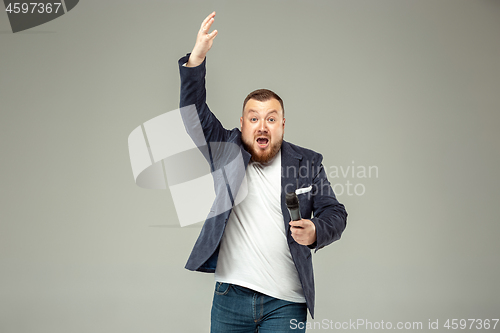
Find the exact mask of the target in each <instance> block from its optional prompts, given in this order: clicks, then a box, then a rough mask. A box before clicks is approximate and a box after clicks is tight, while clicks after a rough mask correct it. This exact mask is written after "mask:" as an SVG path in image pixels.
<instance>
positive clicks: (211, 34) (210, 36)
mask: <svg viewBox="0 0 500 333" xmlns="http://www.w3.org/2000/svg"><path fill="white" fill-rule="evenodd" d="M215 36H217V30H214V31H212V32H211V33H209V34H208V35H207V39H214V38H215Z"/></svg>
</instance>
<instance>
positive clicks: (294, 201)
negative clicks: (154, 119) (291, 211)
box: [285, 192, 299, 207]
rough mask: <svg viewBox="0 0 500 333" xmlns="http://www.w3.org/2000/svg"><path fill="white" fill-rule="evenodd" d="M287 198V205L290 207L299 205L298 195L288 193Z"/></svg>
mask: <svg viewBox="0 0 500 333" xmlns="http://www.w3.org/2000/svg"><path fill="white" fill-rule="evenodd" d="M285 197H286V205H287V206H288V207H293V206H298V205H299V199H298V198H297V194H295V192H291V193H287V194H286V195H285Z"/></svg>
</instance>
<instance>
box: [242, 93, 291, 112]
mask: <svg viewBox="0 0 500 333" xmlns="http://www.w3.org/2000/svg"><path fill="white" fill-rule="evenodd" d="M272 98H274V99H275V100H277V101H278V102H280V105H281V110H282V112H283V118H284V117H285V107H284V106H283V100H282V99H281V97H279V96H278V95H277V94H276V93H275V92H274V91H271V90H269V89H257V90H254V91H252V92H251V93H250V94H248V96H247V97H246V98H245V100H244V101H243V110H242V112H243V111H245V105H247V102H248V101H249V100H251V99H255V100H257V101H259V102H266V101H268V100H270V99H272Z"/></svg>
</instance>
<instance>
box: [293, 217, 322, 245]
mask: <svg viewBox="0 0 500 333" xmlns="http://www.w3.org/2000/svg"><path fill="white" fill-rule="evenodd" d="M290 230H291V232H292V237H293V239H295V241H296V242H297V243H299V244H300V245H311V244H313V243H314V242H315V241H316V226H315V225H314V223H313V222H312V221H311V220H304V219H302V220H298V221H290Z"/></svg>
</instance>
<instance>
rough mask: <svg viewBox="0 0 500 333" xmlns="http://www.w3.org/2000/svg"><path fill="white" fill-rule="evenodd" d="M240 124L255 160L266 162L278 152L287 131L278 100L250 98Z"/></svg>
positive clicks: (245, 144)
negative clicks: (261, 100) (262, 100)
mask: <svg viewBox="0 0 500 333" xmlns="http://www.w3.org/2000/svg"><path fill="white" fill-rule="evenodd" d="M240 125H241V138H242V140H243V145H244V146H245V148H246V150H247V151H248V152H249V153H250V154H252V160H253V161H255V162H260V163H266V162H268V161H269V160H271V159H272V158H273V157H274V156H275V155H276V154H277V153H278V151H279V150H280V148H281V143H282V142H283V135H284V133H285V118H283V110H282V109H281V104H280V102H279V101H278V100H276V99H274V98H271V99H269V100H267V101H265V102H259V101H257V100H255V99H250V100H248V102H247V104H246V105H245V108H244V109H243V116H242V117H241V119H240Z"/></svg>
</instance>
